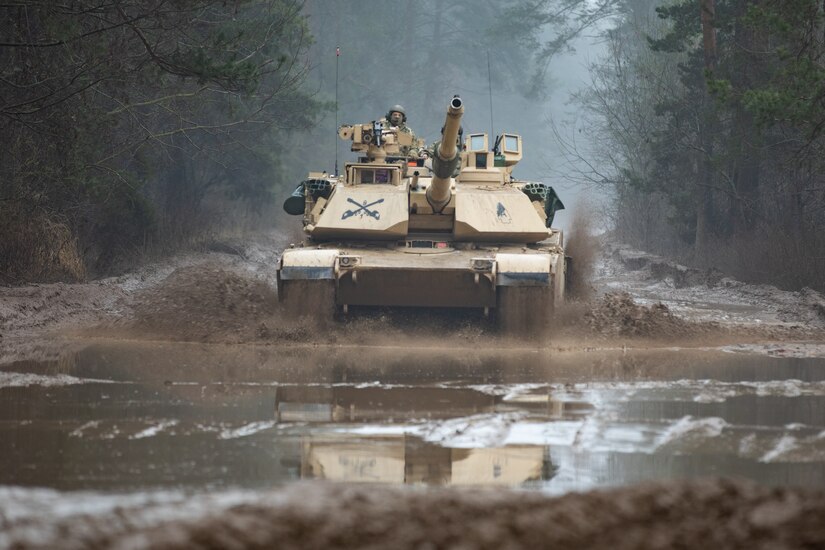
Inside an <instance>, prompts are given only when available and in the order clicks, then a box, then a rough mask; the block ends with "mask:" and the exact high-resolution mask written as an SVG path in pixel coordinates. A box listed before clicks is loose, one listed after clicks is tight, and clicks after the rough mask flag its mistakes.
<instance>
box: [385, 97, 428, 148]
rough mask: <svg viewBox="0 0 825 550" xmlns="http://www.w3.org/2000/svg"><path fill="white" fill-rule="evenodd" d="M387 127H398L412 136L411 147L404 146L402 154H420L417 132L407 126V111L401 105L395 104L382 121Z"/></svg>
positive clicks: (400, 130)
mask: <svg viewBox="0 0 825 550" xmlns="http://www.w3.org/2000/svg"><path fill="white" fill-rule="evenodd" d="M381 122H382V123H383V124H384V126H385V127H392V128H398V131H399V132H403V133H405V134H409V135H410V137H411V138H412V143H413V144H412V146H411V147H402V148H401V154H403V155H407V156H417V155H418V154H419V147H418V138H416V137H415V132H413V131H412V129H411V128H410V127H409V126H407V113H406V112H405V111H404V107H402V106H401V105H393V106H392V107H390V110H389V111H387V116H386V117H385V118H384V120H382V121H381Z"/></svg>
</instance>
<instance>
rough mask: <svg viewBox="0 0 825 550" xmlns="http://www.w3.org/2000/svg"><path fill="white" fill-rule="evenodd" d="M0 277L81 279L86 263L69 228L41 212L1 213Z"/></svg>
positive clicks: (10, 280)
mask: <svg viewBox="0 0 825 550" xmlns="http://www.w3.org/2000/svg"><path fill="white" fill-rule="evenodd" d="M0 219H2V221H0V234H2V235H3V238H2V239H0V257H2V258H3V259H4V261H3V262H2V263H0V280H2V281H3V282H6V283H8V284H14V283H19V282H23V281H32V280H35V281H41V282H54V281H82V280H84V279H85V278H86V266H85V264H84V262H83V257H82V255H81V253H80V250H79V249H78V243H77V237H76V236H75V235H74V234H73V233H72V231H71V230H70V229H69V227H68V226H67V225H66V224H64V223H61V222H57V221H54V220H51V219H49V218H48V217H46V216H44V215H39V216H33V217H28V216H23V215H22V214H19V213H15V212H9V211H8V210H6V211H4V212H0Z"/></svg>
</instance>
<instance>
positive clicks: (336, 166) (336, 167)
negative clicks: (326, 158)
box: [333, 46, 341, 176]
mask: <svg viewBox="0 0 825 550" xmlns="http://www.w3.org/2000/svg"><path fill="white" fill-rule="evenodd" d="M340 57H341V46H335V140H334V142H333V143H335V174H334V175H336V176H337V175H338V58H340Z"/></svg>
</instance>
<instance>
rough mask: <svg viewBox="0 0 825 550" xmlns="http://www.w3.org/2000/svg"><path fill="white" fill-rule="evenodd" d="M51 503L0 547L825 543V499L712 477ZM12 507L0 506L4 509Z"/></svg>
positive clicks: (21, 517) (335, 488)
mask: <svg viewBox="0 0 825 550" xmlns="http://www.w3.org/2000/svg"><path fill="white" fill-rule="evenodd" d="M2 492H3V490H2V489H0V493H2ZM4 496H13V495H8V494H6V495H4ZM54 498H55V496H54V495H53V494H50V493H43V494H39V495H34V496H31V497H29V498H28V499H27V500H26V501H25V502H24V503H23V506H21V510H20V512H19V513H18V514H17V515H14V516H12V517H11V518H10V519H7V520H6V529H5V530H4V531H3V532H2V533H0V546H2V545H3V543H6V544H5V545H6V546H8V547H14V548H48V547H50V544H55V543H57V544H59V546H60V547H61V548H66V549H80V548H89V549H93V548H94V549H96V548H116V549H127V548H130V549H134V548H153V549H177V548H181V549H183V548H187V549H188V548H233V549H245V548H250V549H251V548H319V549H320V548H334V549H337V548H341V549H344V548H398V549H407V548H409V549H420V548H479V549H481V548H484V549H487V548H489V549H499V548H606V549H608V548H609V549H621V548H634V549H635V548H696V547H700V546H701V547H708V548H720V549H728V548H742V549H744V548H748V549H751V548H765V549H767V548H770V549H783V548H819V547H821V546H822V545H823V544H825V525H824V524H823V523H822V521H821V518H822V516H823V514H825V493H823V492H817V491H808V490H803V489H765V488H761V487H758V486H754V485H752V484H747V483H742V482H732V481H716V480H706V481H702V482H694V483H685V482H679V483H670V484H646V485H641V486H637V487H633V488H631V489H625V490H610V491H596V492H591V493H586V494H569V495H565V496H563V497H560V498H555V499H548V498H546V497H543V496H541V495H535V494H521V493H510V492H503V493H502V492H500V491H496V492H493V491H478V490H474V491H463V492H455V491H444V490H436V491H429V492H421V491H409V490H406V491H404V490H398V489H391V488H375V487H370V488H366V487H363V486H341V485H318V484H297V485H293V486H292V487H290V488H289V489H287V490H286V491H281V492H276V493H266V492H263V493H257V494H237V493H235V494H223V495H219V496H217V495H215V494H212V495H208V496H206V495H205V496H199V495H191V496H188V497H186V498H183V497H182V496H180V495H174V494H173V495H170V494H162V495H157V496H155V497H151V496H148V497H142V498H140V499H132V500H131V501H129V500H127V499H122V498H120V499H119V498H118V497H103V498H99V499H98V500H97V501H96V502H95V505H92V506H90V505H89V503H88V501H89V498H90V497H89V496H88V495H77V496H76V499H75V509H74V510H75V511H74V513H71V512H69V513H67V511H66V510H64V511H63V513H62V514H61V516H60V517H58V518H56V519H55V520H52V521H51V522H49V523H47V524H46V525H43V520H42V519H41V518H38V517H37V516H36V511H37V510H38V508H40V507H48V503H49V499H54ZM101 501H102V502H101ZM3 502H4V503H5V502H8V500H7V499H3ZM90 508H91V510H90ZM7 509H8V506H7V504H0V513H3V512H6V511H7ZM0 517H2V516H0Z"/></svg>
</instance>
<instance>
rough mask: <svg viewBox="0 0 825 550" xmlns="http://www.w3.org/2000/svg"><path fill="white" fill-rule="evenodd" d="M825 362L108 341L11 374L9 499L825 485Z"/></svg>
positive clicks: (0, 399) (2, 480)
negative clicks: (48, 490) (126, 493)
mask: <svg viewBox="0 0 825 550" xmlns="http://www.w3.org/2000/svg"><path fill="white" fill-rule="evenodd" d="M823 466H825V360H823V359H813V358H806V359H799V358H777V357H768V356H759V355H747V354H735V353H724V352H721V351H718V350H705V351H700V350H694V351H689V350H659V351H639V352H628V353H622V352H621V351H615V350H605V351H592V352H576V353H572V352H553V353H551V352H548V351H547V350H540V351H539V350H534V351H516V350H484V349H464V350H460V351H445V350H439V349H431V350H429V351H422V350H421V349H407V348H401V347H397V348H389V347H388V348H300V347H294V348H287V349H284V348H281V349H277V348H274V347H267V346H263V347H249V346H245V347H231V346H196V345H181V344H151V345H149V344H134V343H130V344H107V345H97V346H93V347H90V348H87V349H85V350H83V351H82V352H80V353H78V354H74V355H70V356H67V357H66V358H64V359H63V360H61V361H59V362H51V363H17V364H11V365H6V366H4V367H2V368H0V484H5V485H28V486H47V487H54V488H58V489H98V490H115V491H116V490H123V489H136V488H157V487H183V488H213V487H248V488H264V487H271V486H276V485H280V484H283V483H287V482H290V481H293V480H297V479H325V480H335V481H350V482H360V483H393V484H405V483H406V484H427V485H506V486H524V487H529V488H536V489H540V490H545V491H548V492H564V491H568V490H576V489H587V488H592V487H598V486H607V485H619V484H625V483H631V482H636V481H642V480H651V479H663V478H673V477H695V476H706V475H714V476H718V475H724V476H737V477H747V478H751V479H754V480H756V481H759V482H762V483H766V484H771V485H781V484H793V485H806V486H818V487H823V486H825V468H823Z"/></svg>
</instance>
